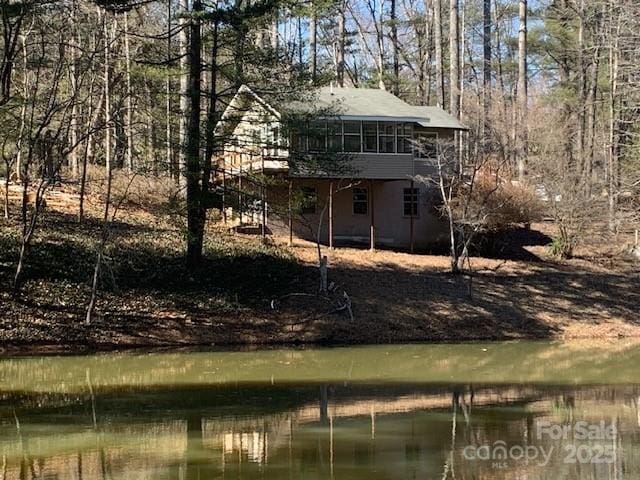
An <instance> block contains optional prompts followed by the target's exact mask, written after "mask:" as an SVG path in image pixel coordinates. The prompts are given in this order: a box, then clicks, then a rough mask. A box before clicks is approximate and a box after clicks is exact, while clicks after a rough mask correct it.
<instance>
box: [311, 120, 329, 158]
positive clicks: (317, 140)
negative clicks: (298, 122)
mask: <svg viewBox="0 0 640 480" xmlns="http://www.w3.org/2000/svg"><path fill="white" fill-rule="evenodd" d="M326 149H327V123H326V122H325V121H323V120H321V121H313V122H310V123H309V151H310V152H324V151H326Z"/></svg>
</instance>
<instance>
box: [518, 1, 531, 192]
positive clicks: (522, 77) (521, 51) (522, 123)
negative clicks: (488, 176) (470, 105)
mask: <svg viewBox="0 0 640 480" xmlns="http://www.w3.org/2000/svg"><path fill="white" fill-rule="evenodd" d="M518 16H519V18H520V29H519V32H518V100H519V101H518V110H519V119H518V120H519V121H518V138H519V142H518V144H519V148H518V160H517V161H518V180H520V181H521V182H522V181H524V174H525V165H526V160H527V154H528V145H527V144H528V135H527V129H528V124H527V117H528V97H529V82H528V73H529V72H528V69H527V0H520V8H519V14H518Z"/></svg>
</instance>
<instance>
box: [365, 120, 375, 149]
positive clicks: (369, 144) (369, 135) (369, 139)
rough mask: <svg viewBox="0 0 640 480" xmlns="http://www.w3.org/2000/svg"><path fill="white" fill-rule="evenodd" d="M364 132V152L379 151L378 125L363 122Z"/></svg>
mask: <svg viewBox="0 0 640 480" xmlns="http://www.w3.org/2000/svg"><path fill="white" fill-rule="evenodd" d="M362 132H363V134H364V142H363V150H364V151H365V152H373V153H375V152H377V151H378V123H377V122H363V123H362Z"/></svg>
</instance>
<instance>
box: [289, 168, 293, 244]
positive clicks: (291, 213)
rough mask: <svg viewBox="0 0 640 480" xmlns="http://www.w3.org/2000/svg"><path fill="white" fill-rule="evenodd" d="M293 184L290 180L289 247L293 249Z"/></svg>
mask: <svg viewBox="0 0 640 480" xmlns="http://www.w3.org/2000/svg"><path fill="white" fill-rule="evenodd" d="M292 197H293V182H292V181H291V180H289V246H290V247H293V198H292Z"/></svg>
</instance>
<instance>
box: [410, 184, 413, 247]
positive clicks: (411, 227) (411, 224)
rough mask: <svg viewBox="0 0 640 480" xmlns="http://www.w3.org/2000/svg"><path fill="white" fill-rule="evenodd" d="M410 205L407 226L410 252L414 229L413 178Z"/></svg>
mask: <svg viewBox="0 0 640 480" xmlns="http://www.w3.org/2000/svg"><path fill="white" fill-rule="evenodd" d="M410 188H411V197H410V198H411V206H410V207H409V208H410V210H411V213H410V215H411V216H410V219H409V220H410V227H409V229H410V230H409V250H410V252H411V253H413V229H414V225H413V223H414V222H413V180H411V187H410Z"/></svg>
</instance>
